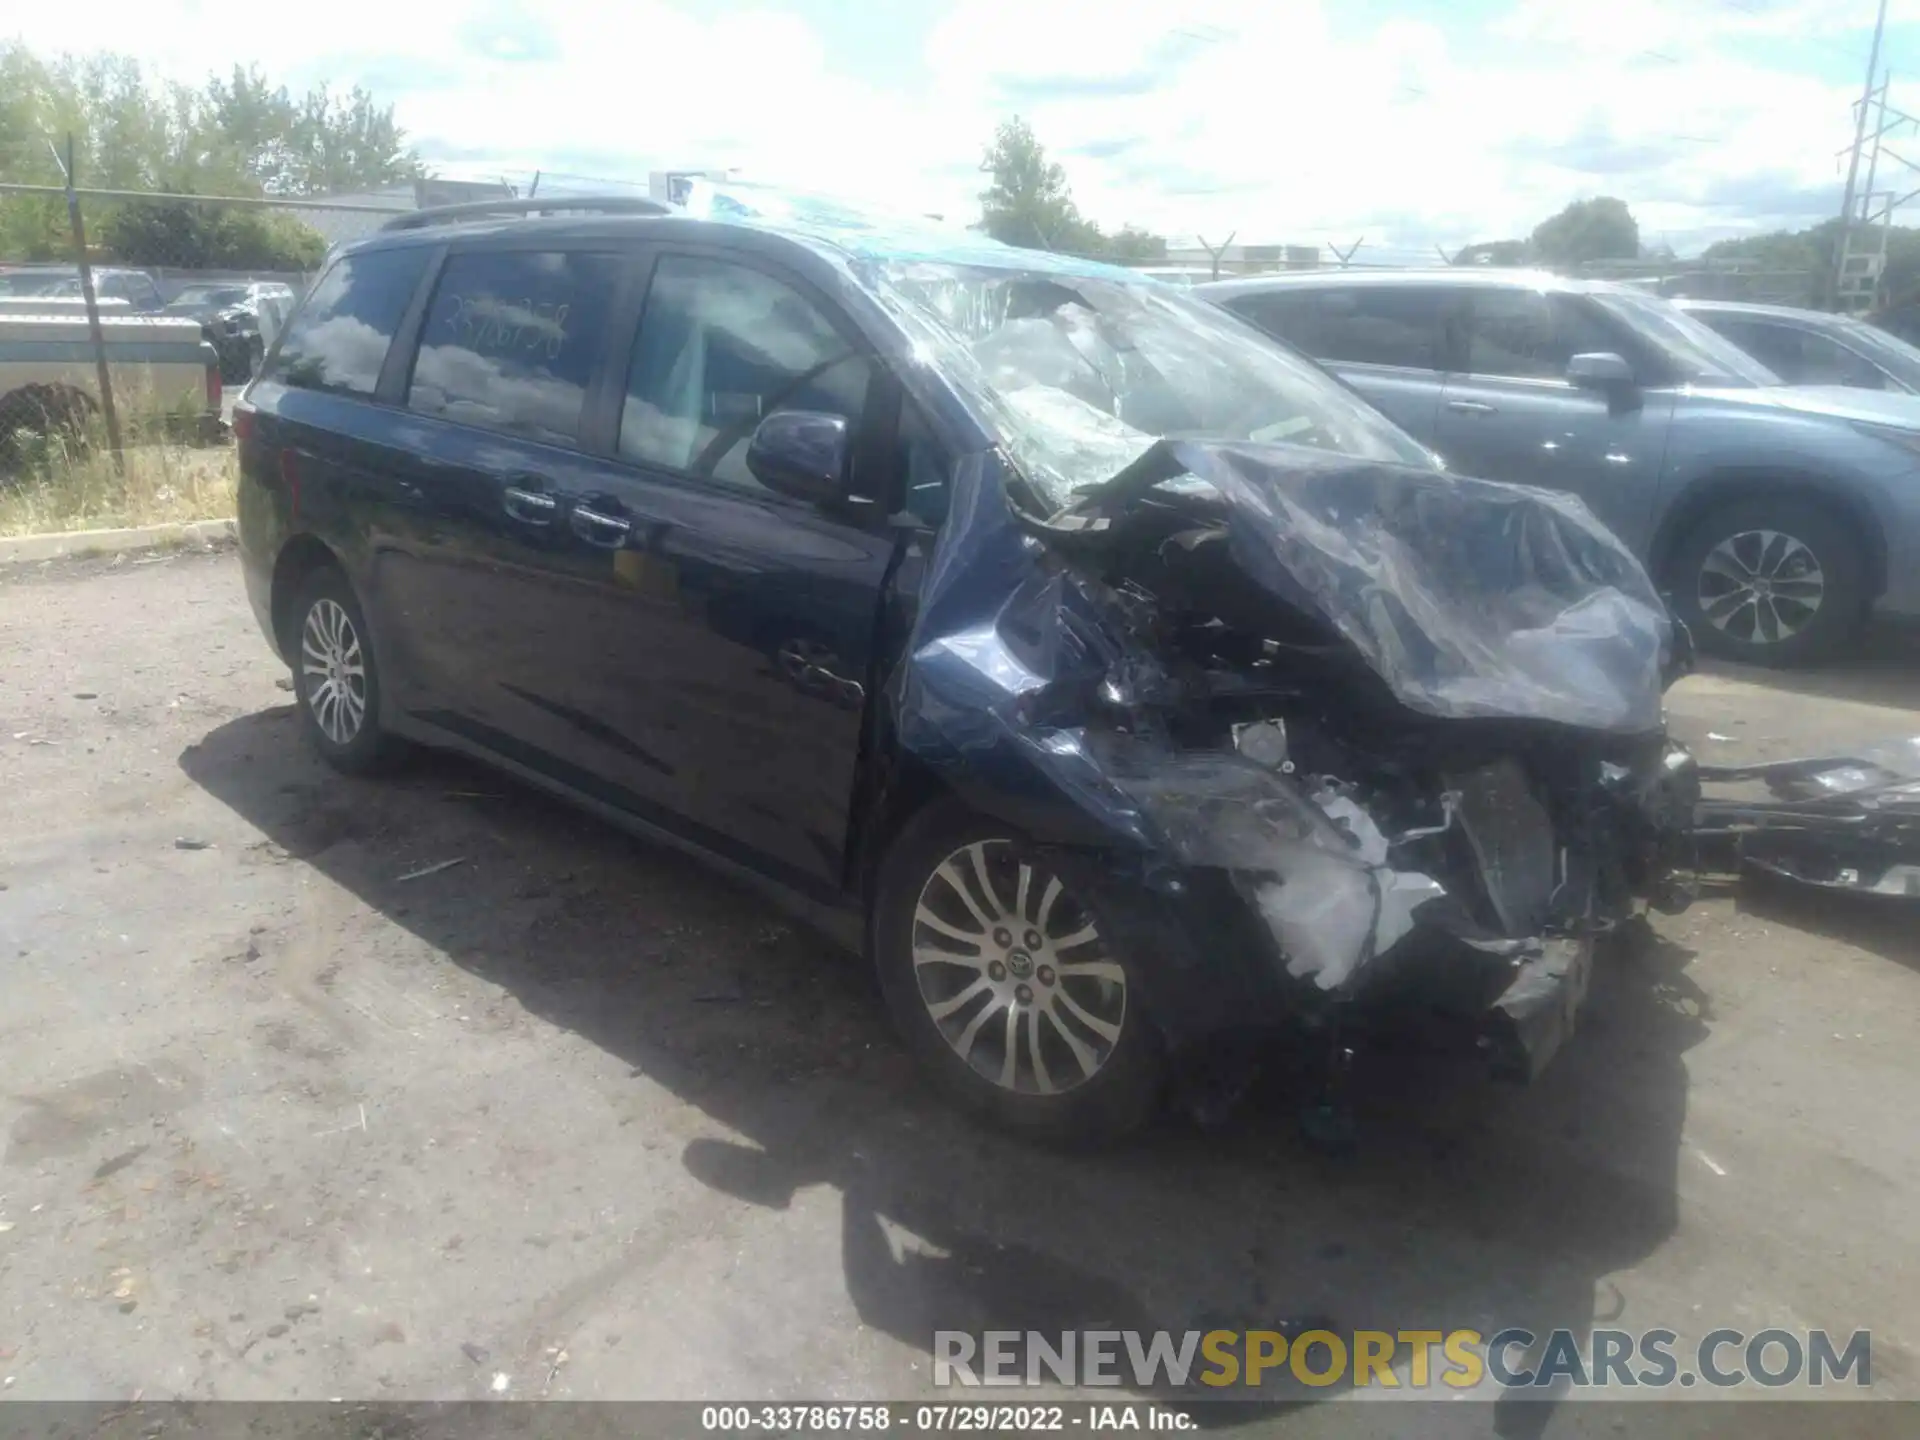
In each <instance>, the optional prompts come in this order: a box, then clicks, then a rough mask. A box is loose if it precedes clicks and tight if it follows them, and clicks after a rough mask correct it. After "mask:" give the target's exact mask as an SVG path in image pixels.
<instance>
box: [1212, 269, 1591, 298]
mask: <svg viewBox="0 0 1920 1440" xmlns="http://www.w3.org/2000/svg"><path fill="white" fill-rule="evenodd" d="M1330 285H1339V286H1341V287H1343V288H1344V287H1348V286H1353V287H1365V288H1368V289H1372V288H1376V287H1378V288H1382V289H1391V288H1395V287H1400V286H1408V285H1445V286H1449V287H1458V288H1462V289H1465V288H1469V287H1472V288H1485V287H1489V286H1507V287H1513V286H1520V287H1523V288H1526V289H1529V290H1564V291H1570V292H1581V293H1585V292H1589V291H1599V292H1609V291H1614V290H1618V289H1620V288H1621V287H1620V286H1617V285H1613V284H1610V283H1609V282H1607V281H1604V280H1574V279H1570V278H1569V277H1567V276H1565V275H1555V274H1553V273H1552V272H1551V271H1548V270H1517V269H1510V268H1508V267H1506V266H1501V265H1446V266H1439V265H1435V266H1428V267H1426V268H1424V269H1410V270H1345V269H1342V270H1292V271H1287V270H1276V271H1273V272H1270V273H1268V274H1265V275H1244V276H1240V277H1238V278H1236V279H1233V280H1214V281H1210V282H1209V283H1207V284H1205V285H1196V286H1194V287H1193V288H1194V293H1196V294H1200V295H1205V296H1209V297H1225V296H1230V295H1257V294H1264V293H1267V292H1270V291H1279V290H1318V289H1323V288H1325V287H1327V286H1330Z"/></svg>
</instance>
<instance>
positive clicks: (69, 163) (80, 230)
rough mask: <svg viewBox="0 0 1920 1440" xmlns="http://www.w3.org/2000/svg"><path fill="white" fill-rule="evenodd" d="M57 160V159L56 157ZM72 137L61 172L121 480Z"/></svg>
mask: <svg viewBox="0 0 1920 1440" xmlns="http://www.w3.org/2000/svg"><path fill="white" fill-rule="evenodd" d="M55 158H56V159H58V158H59V157H58V155H57V154H56V156H55ZM73 166H74V159H73V133H72V132H71V131H69V132H68V133H67V155H66V158H65V159H64V160H61V161H60V168H61V169H62V170H63V171H65V172H66V177H67V222H68V223H69V224H70V225H72V226H73V258H74V259H75V261H77V262H78V264H79V266H80V294H81V296H82V298H84V299H85V300H86V302H87V334H88V336H89V337H90V338H91V339H92V341H93V368H94V375H95V376H96V377H97V378H98V380H99V382H100V413H101V414H102V415H104V416H105V417H106V421H107V443H108V444H109V445H111V446H112V447H113V466H114V469H116V470H118V471H119V472H120V478H121V479H123V480H124V479H125V478H126V474H127V457H126V455H125V453H124V452H123V451H122V450H121V448H120V415H119V412H118V411H116V410H115V409H114V408H113V377H112V376H111V375H109V374H108V373H107V337H106V335H105V334H104V333H103V332H102V331H101V329H100V302H99V300H98V299H97V298H95V296H94V293H93V266H92V264H91V263H89V261H88V260H87V227H86V223H85V222H84V221H83V220H81V218H80V196H79V195H78V194H77V193H75V191H74V188H73V187H74V178H73Z"/></svg>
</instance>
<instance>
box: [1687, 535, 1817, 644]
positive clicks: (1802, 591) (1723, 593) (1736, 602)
mask: <svg viewBox="0 0 1920 1440" xmlns="http://www.w3.org/2000/svg"><path fill="white" fill-rule="evenodd" d="M1826 593H1827V579H1826V575H1825V574H1824V573H1823V572H1822V571H1821V568H1820V561H1819V558H1818V557H1817V556H1815V554H1814V553H1813V551H1812V549H1811V548H1810V547H1809V546H1808V545H1807V544H1806V543H1805V542H1804V541H1801V540H1797V539H1795V538H1794V537H1793V536H1791V535H1788V534H1786V533H1785V532H1783V531H1779V530H1742V531H1740V532H1738V533H1736V534H1733V535H1729V536H1727V537H1726V539H1724V540H1722V541H1721V542H1720V543H1719V544H1717V545H1715V546H1714V547H1713V548H1712V549H1711V550H1709V551H1708V552H1707V556H1706V559H1705V560H1703V561H1702V562H1701V565H1700V576H1699V582H1698V595H1699V601H1700V613H1701V614H1703V615H1705V616H1706V617H1707V620H1708V622H1709V623H1710V624H1712V625H1713V626H1714V627H1715V628H1716V629H1719V630H1722V631H1724V632H1726V633H1727V634H1728V635H1730V636H1732V637H1733V638H1734V639H1736V640H1743V641H1746V642H1747V643H1748V644H1753V645H1771V644H1778V643H1779V642H1780V641H1783V640H1790V639H1792V638H1793V637H1794V636H1795V635H1798V634H1799V633H1800V632H1801V631H1802V630H1804V629H1806V628H1807V626H1808V625H1809V624H1810V623H1811V622H1812V620H1813V617H1814V616H1815V615H1816V614H1818V613H1819V610H1820V604H1821V601H1822V600H1823V599H1824V598H1825V596H1826Z"/></svg>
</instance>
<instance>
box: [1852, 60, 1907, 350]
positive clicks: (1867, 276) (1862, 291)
mask: <svg viewBox="0 0 1920 1440" xmlns="http://www.w3.org/2000/svg"><path fill="white" fill-rule="evenodd" d="M1892 84H1893V79H1892V76H1891V75H1890V74H1889V75H1883V76H1882V77H1881V78H1880V83H1879V84H1878V85H1877V86H1874V87H1871V88H1869V89H1868V91H1867V93H1866V96H1865V97H1864V98H1863V100H1862V102H1861V103H1862V106H1863V110H1862V113H1863V114H1864V113H1867V112H1868V110H1870V111H1871V113H1872V115H1873V129H1872V132H1871V133H1868V131H1867V129H1866V127H1865V126H1864V125H1863V126H1861V127H1860V135H1859V139H1858V140H1857V142H1856V144H1855V146H1854V147H1853V148H1854V156H1855V159H1854V161H1853V162H1852V163H1851V164H1850V165H1849V169H1850V170H1853V171H1855V172H1856V174H1855V179H1856V180H1857V179H1858V175H1857V169H1858V157H1859V155H1860V154H1861V153H1863V152H1864V154H1865V155H1866V160H1867V174H1866V183H1865V184H1864V185H1859V186H1858V187H1857V188H1853V187H1850V193H1849V195H1848V197H1847V213H1846V215H1845V216H1844V217H1843V219H1842V222H1841V227H1840V244H1839V247H1838V250H1837V252H1836V255H1837V258H1836V261H1835V265H1834V303H1835V305H1836V307H1837V308H1838V309H1840V310H1842V311H1844V312H1845V313H1847V314H1849V315H1858V314H1864V313H1865V312H1867V311H1869V310H1872V309H1873V308H1874V307H1875V306H1876V305H1877V304H1878V303H1879V301H1880V298H1881V296H1880V285H1881V281H1882V279H1883V278H1884V277H1885V274H1886V269H1887V241H1888V237H1889V235H1890V233H1891V232H1892V229H1893V212H1894V211H1895V210H1897V209H1899V208H1900V206H1902V205H1904V204H1906V203H1907V202H1908V201H1909V200H1912V199H1914V198H1915V197H1916V196H1920V189H1912V190H1907V191H1905V193H1901V192H1900V191H1899V190H1897V189H1896V188H1894V187H1891V186H1889V187H1888V188H1887V189H1884V190H1881V189H1876V188H1875V185H1876V182H1877V181H1878V179H1879V176H1880V158H1881V156H1883V155H1884V156H1885V157H1886V158H1887V159H1889V160H1891V161H1893V162H1894V163H1895V164H1897V165H1900V166H1902V167H1903V168H1904V169H1906V170H1908V171H1911V172H1913V173H1914V174H1916V175H1920V164H1917V163H1915V162H1914V161H1912V160H1909V159H1908V158H1907V157H1906V156H1904V155H1902V154H1901V153H1900V152H1899V151H1897V150H1895V149H1894V148H1893V147H1892V146H1890V145H1888V144H1887V143H1886V141H1887V137H1888V136H1889V135H1897V134H1899V133H1900V132H1901V131H1903V130H1912V129H1915V128H1920V118H1916V117H1915V116H1912V115H1909V114H1907V113H1906V112H1905V111H1904V110H1896V109H1894V108H1893V107H1892V106H1890V105H1888V104H1887V92H1888V91H1889V90H1890V89H1891V88H1892ZM1841 153H1842V154H1845V153H1846V152H1845V151H1842V152H1841ZM1909 178H1911V177H1909Z"/></svg>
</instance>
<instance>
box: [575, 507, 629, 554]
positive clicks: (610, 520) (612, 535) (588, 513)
mask: <svg viewBox="0 0 1920 1440" xmlns="http://www.w3.org/2000/svg"><path fill="white" fill-rule="evenodd" d="M572 519H573V533H574V534H576V535H578V536H579V537H580V538H581V539H582V540H584V541H586V542H587V543H588V544H589V545H600V546H604V547H605V548H607V549H609V550H617V549H619V548H620V546H622V545H624V544H625V543H626V540H627V536H628V535H629V534H630V533H632V530H633V521H631V520H629V519H627V517H626V516H624V515H609V514H608V513H607V512H606V511H604V510H596V509H594V508H593V506H592V505H591V504H589V503H587V502H584V501H583V502H581V503H580V504H578V505H575V506H574V507H573V517H572Z"/></svg>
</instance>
